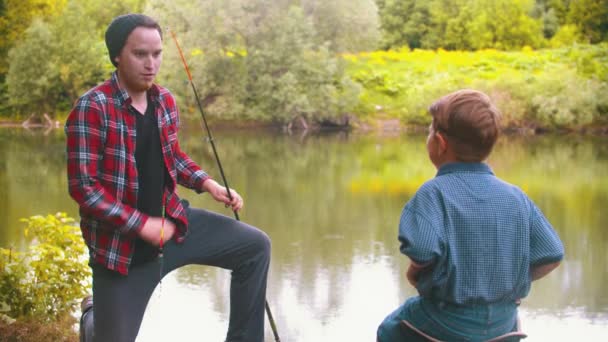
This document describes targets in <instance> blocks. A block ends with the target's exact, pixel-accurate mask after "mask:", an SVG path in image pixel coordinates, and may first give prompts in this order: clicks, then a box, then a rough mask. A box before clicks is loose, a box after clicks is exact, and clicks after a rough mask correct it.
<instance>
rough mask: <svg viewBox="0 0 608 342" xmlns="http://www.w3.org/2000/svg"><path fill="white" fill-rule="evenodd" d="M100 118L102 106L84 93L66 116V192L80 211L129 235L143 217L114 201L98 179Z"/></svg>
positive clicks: (102, 139)
mask: <svg viewBox="0 0 608 342" xmlns="http://www.w3.org/2000/svg"><path fill="white" fill-rule="evenodd" d="M103 117H104V114H103V110H102V106H101V105H100V104H99V103H97V102H96V101H94V100H93V98H92V96H87V97H83V98H81V99H79V100H78V102H77V103H76V105H75V106H74V108H73V109H72V111H71V112H70V114H69V116H68V118H67V121H66V124H65V133H66V137H67V139H66V150H67V151H66V152H67V174H68V189H69V193H70V196H72V198H73V199H74V200H75V201H76V202H77V203H78V205H79V206H80V209H81V210H82V211H83V212H84V213H86V214H88V215H91V216H93V217H95V218H96V219H97V220H100V221H103V222H106V223H108V226H109V228H113V229H120V231H121V233H122V234H125V235H133V234H135V233H136V232H137V231H138V230H139V229H141V228H142V227H143V225H144V223H145V222H146V220H147V216H146V215H144V214H142V213H141V212H139V211H138V210H136V209H134V208H132V207H130V206H128V205H125V204H124V203H122V202H120V201H118V200H116V198H115V197H114V196H113V195H112V194H111V192H109V191H107V190H106V189H105V188H104V186H103V184H102V183H101V181H100V179H101V177H103V174H102V171H101V170H99V165H100V162H101V160H102V159H103V153H104V146H105V143H106V128H107V127H106V123H105V120H104V119H103ZM110 176H111V174H110Z"/></svg>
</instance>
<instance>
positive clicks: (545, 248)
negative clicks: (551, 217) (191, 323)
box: [530, 202, 564, 281]
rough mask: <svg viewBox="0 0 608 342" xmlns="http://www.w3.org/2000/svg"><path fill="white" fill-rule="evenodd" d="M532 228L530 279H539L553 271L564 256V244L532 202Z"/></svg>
mask: <svg viewBox="0 0 608 342" xmlns="http://www.w3.org/2000/svg"><path fill="white" fill-rule="evenodd" d="M530 203H531V206H532V207H531V208H532V213H533V214H532V224H531V230H530V279H531V280H532V281H534V280H538V279H540V278H542V277H544V276H546V275H547V274H549V273H551V271H553V270H554V269H555V268H557V266H559V264H560V263H561V261H562V260H563V258H564V245H563V243H562V241H561V240H560V238H559V236H558V234H557V232H556V231H555V229H553V227H552V226H551V224H550V223H549V221H548V220H547V219H546V218H545V216H544V215H543V213H542V212H541V211H540V209H539V208H538V207H537V206H536V205H535V204H534V203H532V202H530Z"/></svg>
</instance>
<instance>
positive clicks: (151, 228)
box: [139, 217, 176, 246]
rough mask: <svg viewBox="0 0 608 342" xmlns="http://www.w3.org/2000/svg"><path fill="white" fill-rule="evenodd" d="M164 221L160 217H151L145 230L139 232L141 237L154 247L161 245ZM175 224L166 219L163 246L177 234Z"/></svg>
mask: <svg viewBox="0 0 608 342" xmlns="http://www.w3.org/2000/svg"><path fill="white" fill-rule="evenodd" d="M162 221H163V219H162V218H160V217H149V218H148V220H147V221H146V223H145V224H144V226H143V228H142V229H141V230H140V231H139V237H141V238H142V239H143V240H144V241H146V242H148V243H149V244H151V245H153V246H159V245H160V230H161V227H162V225H163V222H162ZM175 229H176V228H175V224H174V223H173V222H172V221H171V220H168V219H165V225H164V232H163V244H164V243H165V242H167V241H169V240H171V238H172V237H173V234H175Z"/></svg>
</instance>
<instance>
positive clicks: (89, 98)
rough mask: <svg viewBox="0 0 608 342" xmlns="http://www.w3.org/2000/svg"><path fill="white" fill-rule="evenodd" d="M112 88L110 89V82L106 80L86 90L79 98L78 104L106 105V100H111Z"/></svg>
mask: <svg viewBox="0 0 608 342" xmlns="http://www.w3.org/2000/svg"><path fill="white" fill-rule="evenodd" d="M113 93H114V88H113V87H112V82H111V80H106V81H104V82H103V83H100V84H98V85H96V86H94V87H93V88H91V89H89V90H87V91H86V92H85V93H84V94H82V96H80V98H79V99H78V102H79V103H80V102H97V103H106V102H108V99H110V98H112V94H113Z"/></svg>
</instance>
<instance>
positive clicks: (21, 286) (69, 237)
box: [0, 213, 90, 324]
mask: <svg viewBox="0 0 608 342" xmlns="http://www.w3.org/2000/svg"><path fill="white" fill-rule="evenodd" d="M22 222H24V223H25V224H26V227H25V230H24V234H25V236H26V237H28V238H29V237H31V238H33V241H32V242H31V244H30V246H29V248H28V249H27V250H26V251H24V252H19V251H14V250H11V249H5V248H0V272H1V273H0V310H1V311H2V312H0V320H2V321H4V322H8V323H11V322H13V321H14V320H17V321H18V322H21V321H27V322H39V323H41V324H44V323H56V322H58V321H60V320H63V319H65V317H66V316H69V315H71V314H72V313H73V312H74V309H75V307H76V305H77V303H78V300H79V299H81V298H83V297H84V296H85V295H86V294H87V292H88V289H89V281H88V280H89V279H90V269H89V267H88V266H87V262H86V260H87V259H86V253H85V248H86V247H85V245H84V243H83V242H82V238H81V237H80V230H79V228H78V227H77V226H76V225H75V224H74V219H72V218H70V217H68V216H67V215H66V214H65V213H57V214H55V215H47V216H46V217H44V216H32V217H30V218H27V219H23V220H22ZM13 324H15V323H13Z"/></svg>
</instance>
